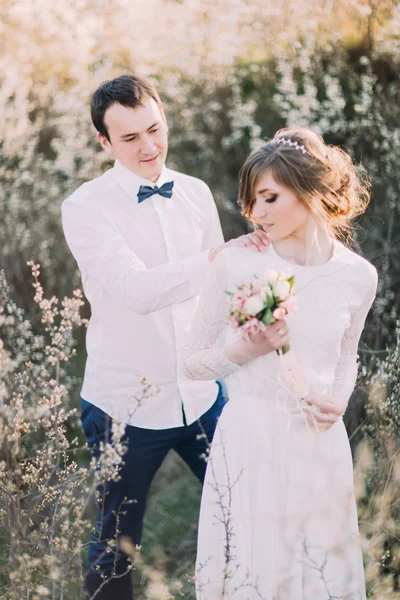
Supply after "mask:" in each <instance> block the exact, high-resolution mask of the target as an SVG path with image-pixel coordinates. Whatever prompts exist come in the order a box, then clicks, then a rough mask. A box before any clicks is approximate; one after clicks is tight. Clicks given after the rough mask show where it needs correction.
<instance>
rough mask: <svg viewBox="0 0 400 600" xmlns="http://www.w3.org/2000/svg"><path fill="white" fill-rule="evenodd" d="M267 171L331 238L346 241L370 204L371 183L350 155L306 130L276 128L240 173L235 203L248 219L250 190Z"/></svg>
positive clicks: (251, 203) (252, 198) (251, 202)
mask: <svg viewBox="0 0 400 600" xmlns="http://www.w3.org/2000/svg"><path fill="white" fill-rule="evenodd" d="M265 172H270V173H271V175H272V177H273V178H274V179H275V181H276V182H277V183H278V184H280V185H283V186H284V187H287V188H288V189H290V190H291V191H292V192H293V193H294V194H295V196H296V197H297V198H298V199H299V200H300V201H301V202H303V203H304V204H305V205H306V206H307V208H308V209H309V210H310V211H311V212H312V213H313V214H314V216H315V217H316V218H317V219H318V220H319V221H320V222H323V223H325V224H326V225H327V227H328V229H329V231H330V233H331V234H332V235H334V236H335V237H339V236H340V237H347V238H349V237H351V220H352V219H354V217H357V216H359V215H361V214H362V213H363V212H364V211H365V209H366V207H367V205H368V203H369V200H370V193H369V190H370V184H369V181H368V179H367V177H366V176H365V174H363V173H362V170H361V169H359V168H358V167H356V166H355V165H354V164H353V161H352V159H351V158H350V156H349V155H348V154H347V153H346V152H344V151H343V150H341V149H340V148H338V147H337V146H328V145H327V144H325V142H324V140H323V139H322V137H320V136H319V135H317V134H316V133H314V132H313V131H311V129H308V128H306V127H301V128H293V129H292V128H290V129H280V130H279V131H278V132H277V133H276V134H275V136H274V138H273V139H272V140H270V141H269V142H267V143H265V144H263V145H262V146H261V147H260V148H258V149H257V150H255V151H254V152H252V153H251V154H250V156H249V158H248V159H247V160H246V162H245V164H244V165H243V167H242V169H241V171H240V186H239V202H240V204H241V206H242V212H243V214H244V215H245V216H246V217H248V218H249V219H252V212H253V207H254V204H255V187H256V184H257V181H258V179H259V177H260V176H261V175H263V174H264V173H265Z"/></svg>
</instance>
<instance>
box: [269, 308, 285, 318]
mask: <svg viewBox="0 0 400 600" xmlns="http://www.w3.org/2000/svg"><path fill="white" fill-rule="evenodd" d="M272 316H273V317H274V319H276V320H277V321H282V319H284V318H285V317H286V310H285V309H284V308H282V307H281V306H279V307H278V308H276V309H275V310H274V312H273V313H272Z"/></svg>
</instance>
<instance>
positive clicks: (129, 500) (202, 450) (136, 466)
mask: <svg viewBox="0 0 400 600" xmlns="http://www.w3.org/2000/svg"><path fill="white" fill-rule="evenodd" d="M218 386H219V392H218V396H217V399H216V401H215V403H214V404H213V405H212V406H211V408H210V409H209V410H208V411H207V412H206V413H204V415H203V416H202V417H201V418H200V419H199V421H196V422H194V423H192V424H191V425H182V426H181V427H173V428H171V429H161V430H157V429H142V428H140V427H134V426H132V425H127V426H126V431H125V434H124V437H123V440H122V441H123V443H124V444H126V446H127V451H126V453H125V454H124V457H123V461H124V464H123V465H122V467H121V469H120V471H119V475H120V479H119V481H108V482H107V483H105V485H104V486H100V488H99V490H98V492H99V501H98V507H97V508H98V509H97V519H96V528H95V531H94V533H93V535H92V538H91V540H90V545H89V554H88V564H87V570H86V577H85V588H86V591H87V593H88V598H91V597H93V596H94V595H95V598H96V600H117V599H118V600H132V597H133V587H132V580H131V575H130V573H129V572H127V570H128V565H129V559H128V557H127V555H126V554H124V553H123V552H122V551H121V550H119V549H118V545H117V548H116V552H115V548H114V549H112V551H111V552H110V551H109V550H107V549H108V548H109V543H108V541H109V540H113V539H115V537H116V530H117V525H118V535H119V537H121V536H127V537H129V538H130V539H131V540H132V542H133V544H138V545H139V544H140V540H141V535H142V525H143V517H144V511H145V507H146V497H147V493H148V490H149V487H150V484H151V482H152V480H153V477H154V475H155V473H156V471H157V469H158V468H159V467H160V465H161V463H162V461H163V460H164V458H165V457H166V455H167V454H168V452H169V451H170V450H175V452H177V453H178V454H179V456H181V457H182V458H183V460H184V461H185V462H186V464H187V465H188V466H189V467H190V469H191V470H192V471H193V473H194V474H195V475H196V477H197V478H198V479H199V480H200V482H201V483H203V481H204V475H205V471H206V461H205V460H204V455H205V454H206V452H207V449H208V447H209V444H210V443H211V441H212V438H213V435H214V431H215V426H216V423H217V420H218V417H219V416H220V414H221V412H222V409H223V406H224V404H225V402H226V392H225V388H224V386H223V384H222V383H221V382H218ZM184 422H185V420H184ZM111 423H112V419H111V417H110V416H109V415H107V414H106V413H105V412H104V411H102V410H101V409H100V408H97V407H96V406H94V405H93V404H90V403H89V402H86V401H85V400H82V426H83V430H84V432H85V435H86V438H87V441H88V445H89V447H90V449H91V450H92V452H93V454H94V455H95V456H98V455H99V445H100V442H102V441H103V442H106V441H109V440H110V436H111ZM203 433H205V435H206V438H207V439H205V438H204V435H201V434H203Z"/></svg>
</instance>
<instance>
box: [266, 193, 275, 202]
mask: <svg viewBox="0 0 400 600" xmlns="http://www.w3.org/2000/svg"><path fill="white" fill-rule="evenodd" d="M277 197H278V194H272V196H270V197H269V198H264V201H265V202H269V203H271V202H275V200H276V199H277Z"/></svg>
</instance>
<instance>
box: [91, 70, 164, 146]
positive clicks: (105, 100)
mask: <svg viewBox="0 0 400 600" xmlns="http://www.w3.org/2000/svg"><path fill="white" fill-rule="evenodd" d="M148 98H153V100H155V101H156V102H157V104H158V106H159V107H160V109H162V103H161V100H160V97H159V95H158V94H157V92H156V89H155V87H154V86H153V85H152V84H151V83H150V82H149V81H146V80H145V79H142V78H141V77H137V76H136V75H121V76H120V77H116V78H115V79H110V80H108V81H104V82H103V83H102V84H101V85H100V86H99V87H98V88H97V90H96V91H95V92H94V94H93V96H92V101H91V103H90V113H91V116H92V121H93V125H94V126H95V128H96V129H97V131H98V132H99V133H100V135H103V136H104V137H105V138H107V140H108V141H110V137H109V134H108V131H107V127H106V126H105V123H104V115H105V113H106V110H107V109H108V108H110V106H112V105H113V104H116V103H118V104H122V106H127V107H129V108H138V107H139V106H143V103H144V101H145V100H147V99H148Z"/></svg>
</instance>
